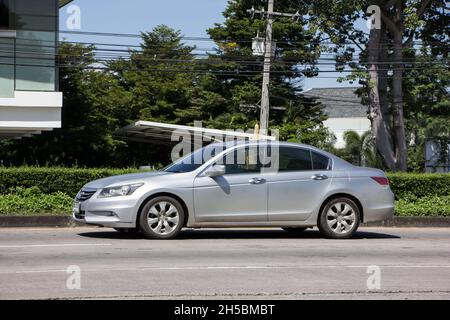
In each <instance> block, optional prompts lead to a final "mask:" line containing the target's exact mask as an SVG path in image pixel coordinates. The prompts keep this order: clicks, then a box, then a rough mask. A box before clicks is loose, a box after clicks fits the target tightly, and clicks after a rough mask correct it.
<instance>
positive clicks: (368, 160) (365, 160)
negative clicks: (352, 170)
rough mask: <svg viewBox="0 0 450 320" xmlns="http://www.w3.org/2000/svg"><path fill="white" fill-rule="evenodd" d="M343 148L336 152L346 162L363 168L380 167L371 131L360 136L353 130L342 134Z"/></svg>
mask: <svg viewBox="0 0 450 320" xmlns="http://www.w3.org/2000/svg"><path fill="white" fill-rule="evenodd" d="M344 142H345V147H344V148H343V149H338V150H336V153H338V154H339V156H340V157H342V158H343V159H345V160H347V161H348V162H350V163H352V164H354V165H357V166H363V167H380V165H381V164H380V161H379V159H378V158H377V153H376V150H375V146H374V144H373V136H372V132H371V131H366V132H364V133H363V134H362V135H361V136H360V135H359V134H358V133H357V132H356V131H353V130H349V131H346V132H344Z"/></svg>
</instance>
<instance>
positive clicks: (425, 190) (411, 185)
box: [388, 173, 450, 200]
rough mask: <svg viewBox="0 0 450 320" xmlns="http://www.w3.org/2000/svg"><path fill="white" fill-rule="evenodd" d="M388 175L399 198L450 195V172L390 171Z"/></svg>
mask: <svg viewBox="0 0 450 320" xmlns="http://www.w3.org/2000/svg"><path fill="white" fill-rule="evenodd" d="M388 177H389V181H390V185H391V189H392V192H394V194H395V198H396V199H397V200H399V199H405V198H408V197H416V198H421V197H432V196H449V195H450V174H445V173H442V174H438V173H390V174H388Z"/></svg>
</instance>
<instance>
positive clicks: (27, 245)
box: [0, 243, 112, 249]
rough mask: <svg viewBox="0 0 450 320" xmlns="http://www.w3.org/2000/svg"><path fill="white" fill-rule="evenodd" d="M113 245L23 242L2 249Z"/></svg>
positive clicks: (110, 244)
mask: <svg viewBox="0 0 450 320" xmlns="http://www.w3.org/2000/svg"><path fill="white" fill-rule="evenodd" d="M92 246H96V247H98V246H112V243H59V244H23V245H7V246H0V249H10V248H46V247H92Z"/></svg>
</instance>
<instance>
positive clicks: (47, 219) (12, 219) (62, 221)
mask: <svg viewBox="0 0 450 320" xmlns="http://www.w3.org/2000/svg"><path fill="white" fill-rule="evenodd" d="M77 226H81V224H79V223H77V222H75V221H74V220H73V219H72V217H71V216H0V228H27V227H30V228H31V227H35V228H36V227H42V228H43V227H54V228H68V227H77ZM362 226H363V227H402V228H408V227H410V228H420V227H422V228H425V227H428V228H450V217H394V218H393V219H392V220H385V221H380V222H369V223H364V224H363V225H362Z"/></svg>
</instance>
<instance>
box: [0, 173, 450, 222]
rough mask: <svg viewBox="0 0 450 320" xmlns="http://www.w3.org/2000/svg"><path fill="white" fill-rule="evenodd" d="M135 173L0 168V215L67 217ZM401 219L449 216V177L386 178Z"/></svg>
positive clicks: (412, 175) (396, 176) (413, 175)
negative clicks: (93, 192) (85, 189)
mask: <svg viewBox="0 0 450 320" xmlns="http://www.w3.org/2000/svg"><path fill="white" fill-rule="evenodd" d="M134 172H138V170H136V169H72V168H38V167H19V168H5V167H0V215H12V214H25V215H26V214H70V210H71V203H72V199H73V198H74V197H75V195H76V193H77V192H78V191H79V190H80V188H81V187H82V186H83V185H84V184H86V183H87V182H89V181H92V180H95V179H100V178H104V177H108V176H111V175H116V174H126V173H134ZM388 177H389V180H390V182H391V188H392V190H393V192H394V194H395V197H396V204H395V210H396V214H397V215H402V216H450V174H406V173H391V174H388Z"/></svg>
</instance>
